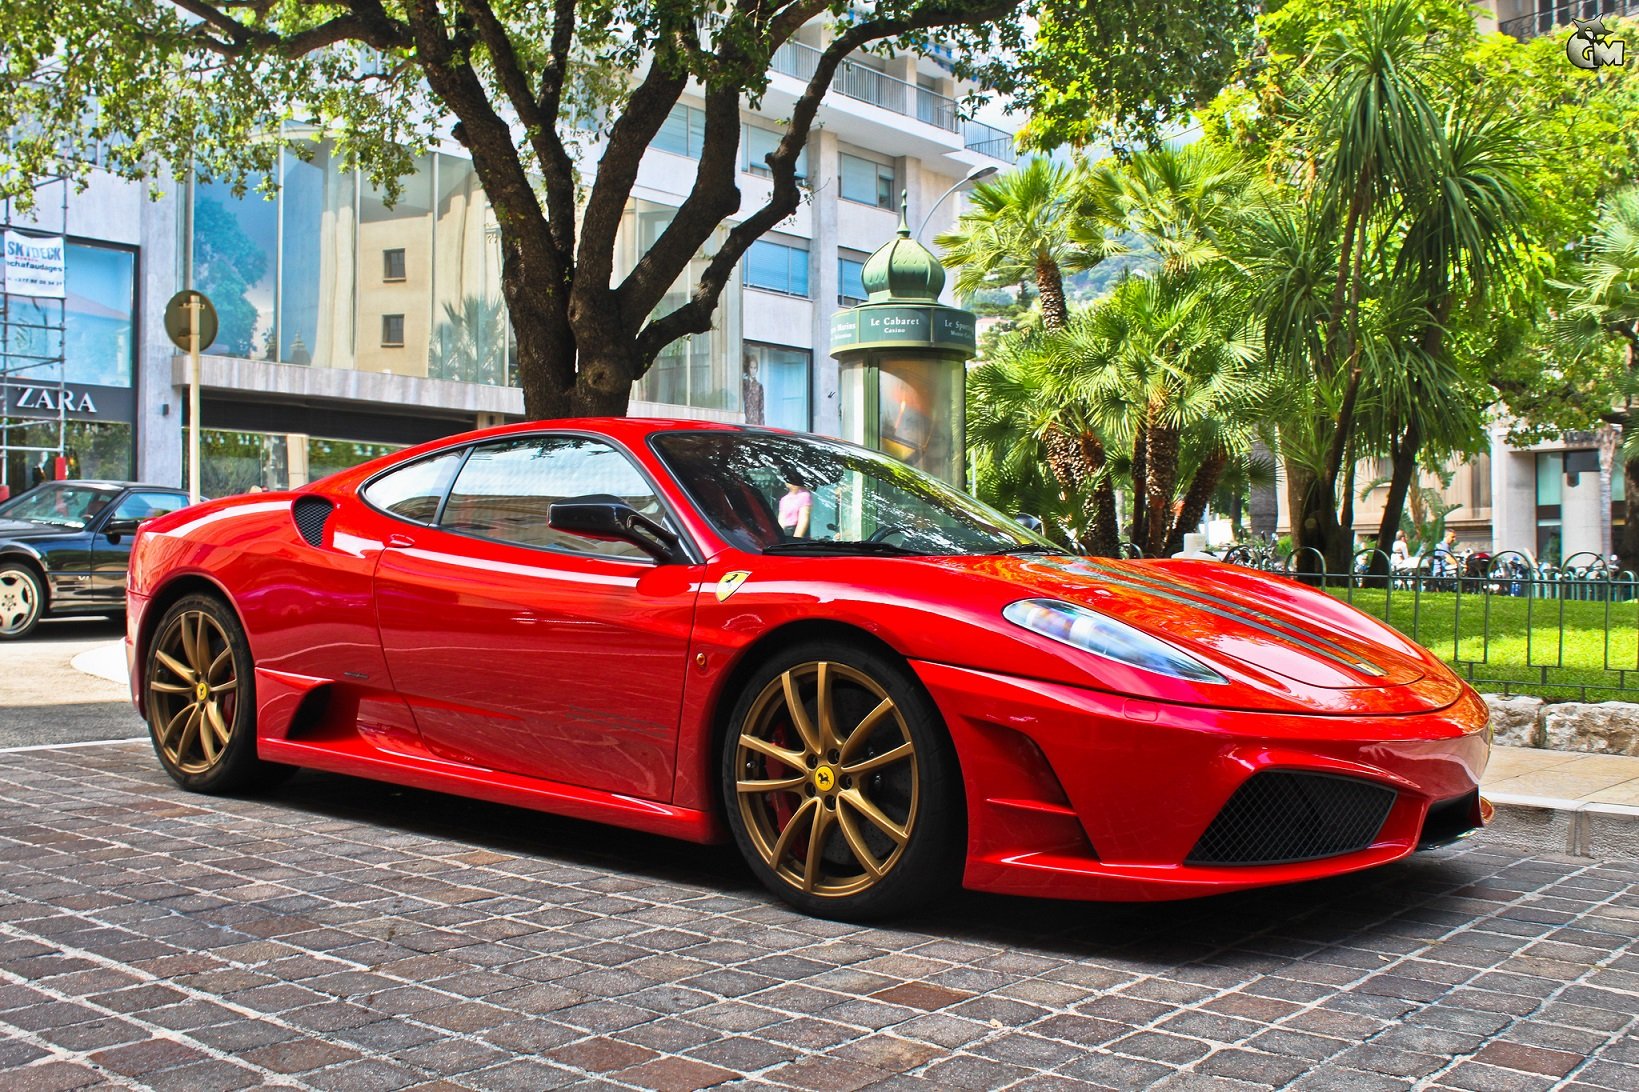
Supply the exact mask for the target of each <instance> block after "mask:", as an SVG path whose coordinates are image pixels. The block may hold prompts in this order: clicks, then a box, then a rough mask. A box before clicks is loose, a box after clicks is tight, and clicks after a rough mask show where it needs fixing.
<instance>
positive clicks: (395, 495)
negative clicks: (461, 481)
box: [363, 451, 461, 523]
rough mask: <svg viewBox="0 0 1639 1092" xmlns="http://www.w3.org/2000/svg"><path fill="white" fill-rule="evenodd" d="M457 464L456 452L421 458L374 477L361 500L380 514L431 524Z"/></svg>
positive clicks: (459, 461)
mask: <svg viewBox="0 0 1639 1092" xmlns="http://www.w3.org/2000/svg"><path fill="white" fill-rule="evenodd" d="M460 464H461V452H459V451H452V452H449V453H448V454H444V455H434V456H433V457H432V458H430V459H420V460H418V461H416V462H413V463H411V464H410V465H409V466H402V467H399V468H398V469H397V470H394V471H392V472H391V473H389V474H384V475H382V476H381V477H379V478H377V479H376V480H375V481H373V482H371V483H370V484H369V485H368V486H366V487H365V489H364V493H363V497H364V499H365V500H367V501H369V502H370V503H371V504H373V505H375V506H376V507H377V508H379V509H381V510H382V511H383V512H388V513H391V514H392V515H395V516H402V517H403V518H404V519H411V520H415V521H416V522H417V523H431V522H432V521H433V517H434V516H436V515H438V502H439V501H441V500H443V499H444V494H445V492H446V491H448V489H449V487H450V478H452V477H453V476H454V475H455V468H456V467H457V466H459V465H460Z"/></svg>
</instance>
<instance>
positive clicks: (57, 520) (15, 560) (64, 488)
mask: <svg viewBox="0 0 1639 1092" xmlns="http://www.w3.org/2000/svg"><path fill="white" fill-rule="evenodd" d="M187 503H188V494H187V493H185V492H183V491H182V490H180V489H167V488H165V487H164V486H159V485H137V484H136V483H134V482H101V481H66V482H46V483H44V484H43V485H38V486H36V487H35V488H33V489H30V490H29V491H28V492H27V493H24V494H23V495H22V496H20V497H17V498H16V499H15V500H11V501H8V502H6V503H5V504H0V640H6V639H9V638H13V637H22V636H24V635H25V634H27V633H28V632H29V631H30V630H32V629H33V628H34V627H35V625H37V624H38V623H39V621H40V619H41V618H43V617H45V616H46V615H48V614H49V615H52V616H54V617H56V616H61V615H68V614H116V613H118V612H120V611H123V610H124V609H125V568H126V565H127V563H128V562H129V561H130V558H131V539H132V538H133V537H135V534H136V530H137V525H138V524H139V523H141V522H142V521H143V520H147V519H152V518H153V517H155V516H158V515H163V514H164V513H166V512H174V511H176V510H177V509H178V508H181V507H183V506H184V505H186V504H187Z"/></svg>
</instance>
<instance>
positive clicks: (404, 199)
mask: <svg viewBox="0 0 1639 1092" xmlns="http://www.w3.org/2000/svg"><path fill="white" fill-rule="evenodd" d="M682 131H683V132H684V133H685V134H686V132H687V127H686V126H685V127H684V129H683V130H682ZM279 177H280V180H281V183H282V186H281V188H280V189H279V191H278V192H277V193H276V194H275V195H274V197H273V198H272V199H271V200H269V199H267V198H265V197H264V196H262V195H260V194H256V193H250V194H246V195H244V196H242V197H235V196H234V195H233V193H232V191H231V189H230V188H229V187H228V186H226V185H222V184H219V183H209V182H207V183H200V184H198V185H196V187H195V190H194V205H193V210H194V231H193V239H192V240H191V242H190V244H189V247H190V253H191V254H192V258H193V264H194V284H195V285H196V286H197V287H198V288H199V289H200V290H201V291H203V292H205V294H206V295H208V296H210V297H211V301H212V302H213V303H214V304H215V305H216V310H217V314H218V316H219V319H220V323H221V327H220V332H219V333H218V336H217V339H216V342H215V344H214V345H212V346H211V348H210V349H209V352H211V353H214V354H218V355H223V356H238V357H245V358H248V359H252V360H267V361H274V362H278V363H284V364H296V365H304V366H309V367H319V368H356V369H359V370H362V371H379V372H388V373H392V374H395V375H413V376H427V377H430V378H433V379H448V380H456V381H461V382H469V383H487V384H492V385H497V386H513V385H516V383H517V376H516V371H517V352H516V341H515V339H514V337H513V334H512V329H511V324H510V322H509V321H508V318H507V312H506V306H505V303H504V301H503V298H502V294H501V249H500V232H499V228H498V226H497V224H496V222H495V218H494V215H493V212H492V210H491V209H490V206H489V203H488V201H487V200H486V199H485V197H484V193H483V189H482V187H481V186H480V185H479V183H478V177H477V174H476V172H475V171H474V170H473V167H472V164H471V162H470V161H468V160H466V159H464V158H462V157H460V156H454V155H445V154H443V153H437V152H435V153H431V154H428V155H425V156H422V157H421V158H420V159H419V160H418V161H417V163H416V171H415V173H414V174H412V175H409V176H407V177H406V178H404V179H402V180H401V182H400V184H399V187H400V188H399V192H398V193H397V194H396V196H395V197H394V198H393V199H392V200H391V203H389V194H388V193H387V192H386V191H385V190H384V189H383V188H381V187H378V186H376V185H374V184H373V183H371V182H370V181H369V180H368V179H367V178H365V177H364V176H362V175H361V174H360V173H359V172H357V171H355V170H352V169H349V168H347V167H346V166H344V165H343V163H342V161H341V160H340V159H339V158H337V157H336V156H335V155H334V154H333V151H332V148H331V146H330V144H329V143H328V142H324V141H320V142H316V143H315V144H314V145H313V154H312V156H311V157H308V158H303V157H302V156H299V155H296V154H295V153H293V152H290V151H286V152H285V153H284V156H283V160H282V162H281V165H280V172H279ZM674 215H675V210H674V209H672V208H669V207H667V206H664V205H661V204H657V203H655V202H651V201H644V200H634V201H633V202H632V203H631V204H630V205H629V206H628V208H627V212H626V217H625V220H624V222H623V224H622V226H621V233H620V238H619V240H618V242H617V254H616V270H615V273H616V277H617V278H618V277H623V276H625V275H626V274H627V273H628V272H630V270H631V269H632V268H633V267H634V266H635V265H636V262H637V259H638V257H639V256H640V255H641V254H642V253H644V252H645V251H646V250H647V249H648V248H649V247H650V246H652V245H653V244H654V241H655V240H656V239H658V238H659V236H660V234H661V232H663V231H664V230H665V228H666V226H667V225H668V224H670V223H671V220H672V217H673V216H674ZM725 233H726V227H725V228H720V229H719V231H718V234H717V236H715V237H714V238H713V239H712V240H711V241H709V242H708V243H707V245H706V246H705V247H703V248H702V250H703V251H704V252H706V253H709V252H710V251H712V250H713V249H714V248H715V246H716V245H717V244H718V243H719V242H720V241H721V237H722V235H723V234H725ZM801 244H802V241H801V240H795V241H792V243H791V245H790V246H789V247H783V248H781V255H782V264H781V270H782V271H783V272H782V277H783V279H782V280H781V282H780V284H781V287H783V289H784V290H788V291H792V292H795V293H798V294H801V293H804V292H806V291H807V254H806V252H805V251H802V250H801V249H800V247H801ZM786 249H790V250H792V251H793V253H794V254H795V255H796V258H797V259H800V260H785V259H786V258H787V257H789V256H786V255H784V250H786ZM705 261H706V259H705V257H704V254H702V255H701V256H699V257H697V259H696V260H695V261H693V262H691V263H690V265H689V267H688V269H687V270H685V271H684V273H683V274H682V276H680V277H679V278H678V280H677V283H676V284H674V285H673V287H672V290H671V291H670V292H669V293H668V294H667V295H666V297H665V299H663V300H662V301H661V303H660V305H659V306H658V307H657V308H656V313H665V312H666V311H669V310H671V309H673V308H675V307H677V306H679V305H680V304H682V303H684V302H686V301H687V299H688V294H689V291H690V290H691V289H692V287H693V285H694V284H695V282H696V281H698V279H699V277H700V275H701V273H702V272H704V268H705ZM759 268H761V267H760V266H759ZM740 305H741V289H740V284H739V278H736V279H735V280H734V281H733V282H731V283H730V285H729V286H728V287H727V288H726V289H725V290H724V292H723V294H722V297H721V300H720V302H719V305H718V308H717V312H716V316H715V322H714V328H713V329H712V331H711V332H709V333H705V334H696V335H694V336H692V337H689V338H685V339H682V340H679V341H677V342H674V343H672V344H671V345H670V346H668V347H667V348H666V351H665V352H664V353H663V354H662V355H661V356H660V358H659V359H658V360H657V361H656V363H655V365H654V366H653V368H651V369H650V371H649V372H648V373H647V374H646V375H645V376H644V378H643V379H642V380H640V381H639V382H638V384H637V385H636V388H635V389H634V392H633V394H634V397H636V398H637V399H640V400H642V401H647V402H656V403H662V404H668V405H675V406H683V407H690V408H697V409H704V410H713V411H719V412H722V413H727V414H734V413H738V412H740V410H741V408H742V396H743V372H742V368H741V367H740V363H739V353H738V343H739V330H740ZM774 366H775V367H776V368H780V367H785V368H789V367H790V366H791V365H789V364H788V363H778V364H776V365H774ZM805 397H806V395H805ZM781 401H782V407H781V409H780V411H779V412H780V413H782V414H783V415H784V416H785V417H786V418H787V419H792V420H795V419H796V418H797V417H799V416H800V417H801V418H802V419H803V427H806V419H807V412H808V411H807V406H806V402H804V403H803V405H802V406H800V407H797V406H794V405H791V404H788V403H790V399H789V398H787V397H785V396H782V397H781Z"/></svg>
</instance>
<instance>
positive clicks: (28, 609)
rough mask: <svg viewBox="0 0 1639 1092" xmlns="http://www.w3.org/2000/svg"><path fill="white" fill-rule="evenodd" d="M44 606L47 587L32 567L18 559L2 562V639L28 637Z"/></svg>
mask: <svg viewBox="0 0 1639 1092" xmlns="http://www.w3.org/2000/svg"><path fill="white" fill-rule="evenodd" d="M45 606H46V596H45V588H44V587H43V586H42V585H41V583H40V578H39V576H37V575H36V574H35V572H34V570H33V569H31V568H29V567H28V566H27V565H24V564H22V563H20V562H16V561H8V562H4V563H0V640H13V639H15V638H18V637H27V636H28V635H29V634H30V633H32V632H33V631H34V627H35V626H37V625H39V624H40V616H41V615H42V614H44V613H45Z"/></svg>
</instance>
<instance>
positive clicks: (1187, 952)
mask: <svg viewBox="0 0 1639 1092" xmlns="http://www.w3.org/2000/svg"><path fill="white" fill-rule="evenodd" d="M1636 932H1639V875H1636V870H1635V868H1634V866H1633V863H1632V862H1616V863H1597V862H1591V861H1587V860H1584V859H1577V858H1568V857H1566V858H1558V857H1541V856H1539V857H1531V856H1526V855H1524V854H1521V853H1518V852H1515V851H1510V850H1504V849H1500V848H1491V847H1488V846H1487V845H1486V844H1485V843H1484V842H1483V840H1477V841H1476V842H1473V843H1469V844H1467V845H1465V846H1464V847H1462V848H1459V849H1454V850H1444V851H1441V852H1438V853H1434V854H1424V855H1421V856H1419V857H1417V858H1416V859H1414V860H1412V861H1410V862H1406V863H1403V864H1400V865H1396V866H1391V867H1389V868H1386V869H1381V870H1378V871H1376V872H1372V873H1368V874H1366V875H1362V876H1356V877H1348V878H1344V879H1341V880H1334V881H1327V882H1324V883H1319V884H1312V885H1307V886H1303V887H1298V888H1288V889H1281V890H1274V891H1266V892H1261V893H1256V894H1250V895H1238V896H1229V897H1221V898H1217V899H1213V900H1207V901H1197V902H1194V903H1183V904H1165V905H1160V906H1139V907H1134V906H1107V905H1106V906H1096V905H1077V904H1062V903H1050V902H1034V901H1026V900H1017V899H1002V898H993V897H984V896H977V895H962V896H960V897H958V898H955V899H952V900H951V901H950V902H949V903H948V904H947V905H945V906H943V907H941V908H940V909H939V910H938V911H937V912H936V913H933V914H931V915H928V916H925V917H921V918H917V919H915V920H910V921H904V922H898V923H895V924H892V925H889V926H885V927H861V926H853V925H844V924H838V923H834V922H826V921H819V920H814V919H809V918H804V917H801V916H798V915H795V914H793V913H791V912H789V911H787V910H785V909H784V908H783V907H781V906H779V905H777V904H776V903H774V902H773V901H772V900H771V899H770V898H769V897H768V896H766V895H765V894H764V893H763V892H762V890H761V889H760V888H758V887H756V886H755V884H754V883H753V882H752V880H751V879H750V876H749V874H748V873H747V872H746V871H745V870H744V869H743V867H742V866H741V865H740V864H739V863H738V862H737V861H736V860H735V858H734V857H733V854H732V852H731V851H730V850H729V849H727V848H726V847H725V848H702V847H693V846H685V845H681V844H679V843H674V842H669V841H665V840H662V839H658V838H651V837H647V836H643V835H636V834H628V833H623V832H618V831H611V830H608V829H605V828H601V827H595V826H591V825H588V824H584V823H577V822H572V821H568V820H562V819H556V818H551V817H546V816H538V815H534V814H531V813H527V812H521V811H516V810H511V809H506V808H500V807H491V806H488V805H481V804H474V803H468V802H462V801H457V800H453V799H451V798H448V797H441V796H436V795H433V794H429V793H420V792H414V791H408V790H399V789H394V788H391V787H387V786H380V785H374V784H370V783H367V782H361V781H353V780H349V779H345V778H338V777H329V776H319V775H313V774H304V775H300V776H299V777H298V778H296V779H295V780H294V781H292V782H290V783H289V784H287V785H285V786H284V787H282V788H281V789H279V790H277V791H275V792H274V793H272V794H270V795H268V796H265V797H262V798H258V799H210V798H205V797H199V796H188V795H185V794H183V793H181V792H179V791H177V790H175V789H173V788H172V787H171V785H170V783H169V782H168V781H167V780H166V779H165V778H164V776H163V775H162V774H161V772H160V771H159V768H158V766H157V764H156V763H155V761H154V759H153V756H152V754H151V753H149V752H148V751H147V750H146V749H145V748H144V747H142V746H139V745H133V744H121V745H112V746H99V747H82V748H77V749H60V750H51V751H32V752H28V753H23V754H9V755H5V756H4V758H3V760H0V1071H3V1072H0V1085H3V1086H4V1087H5V1088H6V1089H7V1090H8V1092H17V1090H23V1089H64V1088H73V1087H78V1086H81V1085H86V1084H92V1083H110V1084H115V1085H127V1086H136V1087H153V1088H163V1089H171V1088H175V1089H188V1090H190V1092H195V1090H204V1089H212V1088H236V1087H245V1086H251V1085H263V1084H267V1085H278V1084H283V1085H291V1086H299V1087H314V1088H326V1089H329V1088H334V1089H377V1088H380V1089H386V1088H398V1087H404V1086H412V1085H414V1086H423V1087H440V1088H452V1087H470V1088H495V1089H505V1088H525V1089H539V1088H548V1087H555V1086H560V1085H587V1084H603V1085H604V1086H606V1087H623V1088H655V1089H688V1088H696V1087H704V1086H708V1085H714V1084H718V1083H720V1082H727V1083H729V1084H734V1083H740V1084H748V1083H756V1084H766V1085H772V1086H781V1087H796V1088H807V1089H855V1088H863V1087H868V1086H876V1087H884V1088H892V1087H898V1086H905V1087H925V1088H941V1089H953V1088H985V1089H989V1088H998V1087H1002V1086H1006V1085H1009V1084H1013V1083H1021V1084H1022V1085H1023V1086H1024V1087H1029V1088H1044V1089H1052V1088H1060V1087H1063V1088H1070V1087H1086V1086H1088V1085H1095V1086H1096V1085H1108V1086H1114V1087H1122V1088H1138V1087H1147V1086H1151V1085H1159V1086H1161V1087H1165V1088H1195V1087H1201V1088H1230V1089H1233V1088H1239V1087H1271V1086H1275V1087H1291V1088H1304V1089H1326V1088H1347V1089H1349V1090H1350V1092H1367V1090H1371V1089H1376V1088H1404V1087H1408V1086H1412V1085H1422V1086H1427V1087H1444V1088H1464V1089H1486V1090H1491V1089H1516V1088H1518V1089H1533V1088H1548V1087H1553V1086H1556V1085H1558V1086H1563V1087H1572V1088H1605V1089H1615V1090H1622V1092H1631V1090H1632V1089H1635V1088H1639V1019H1636V1014H1639V952H1636V950H1635V939H1634V938H1635V933H1636ZM1240 1082H1244V1083H1240Z"/></svg>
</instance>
